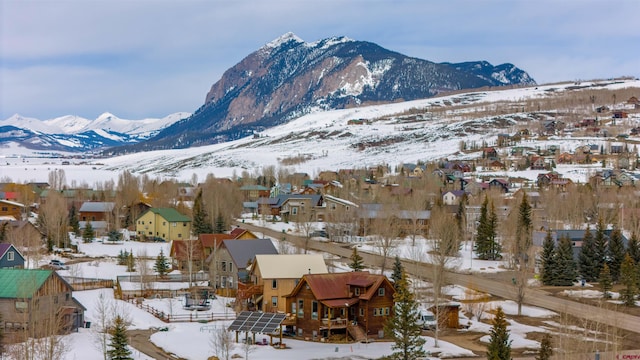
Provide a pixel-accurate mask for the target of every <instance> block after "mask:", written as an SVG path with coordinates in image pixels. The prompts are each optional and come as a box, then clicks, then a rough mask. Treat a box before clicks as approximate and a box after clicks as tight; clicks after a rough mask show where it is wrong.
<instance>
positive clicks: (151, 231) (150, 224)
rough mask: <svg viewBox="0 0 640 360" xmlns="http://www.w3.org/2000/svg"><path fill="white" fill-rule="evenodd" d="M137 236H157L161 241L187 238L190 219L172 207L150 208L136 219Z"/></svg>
mask: <svg viewBox="0 0 640 360" xmlns="http://www.w3.org/2000/svg"><path fill="white" fill-rule="evenodd" d="M136 233H137V234H138V237H140V238H142V237H146V238H158V239H162V240H163V241H171V240H174V239H188V238H189V237H190V236H191V219H190V218H189V217H188V216H186V215H182V214H181V213H179V212H178V210H176V209H173V208H151V209H149V210H147V211H146V212H145V213H143V214H142V215H140V217H138V219H137V220H136Z"/></svg>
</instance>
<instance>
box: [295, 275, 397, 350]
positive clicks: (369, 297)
mask: <svg viewBox="0 0 640 360" xmlns="http://www.w3.org/2000/svg"><path fill="white" fill-rule="evenodd" d="M394 293H395V290H394V287H393V284H392V283H391V282H390V281H389V279H387V277H386V276H384V275H380V274H371V273H369V272H366V271H358V272H345V273H331V274H305V275H304V276H302V279H301V280H300V282H299V283H298V284H297V285H296V287H295V288H294V289H293V291H291V294H289V295H288V296H287V297H286V299H287V300H286V302H287V304H286V308H287V312H290V313H291V314H292V315H294V316H295V320H294V321H295V328H296V330H297V334H296V335H298V336H302V337H309V338H314V339H316V338H318V337H320V338H329V337H331V336H332V335H334V334H339V333H343V334H345V337H346V336H347V335H351V337H352V338H354V339H355V340H357V341H364V340H366V339H367V338H370V337H371V338H373V337H377V338H382V337H384V336H385V334H384V324H385V323H386V321H387V320H388V319H389V318H391V317H392V316H394V302H393V294H394Z"/></svg>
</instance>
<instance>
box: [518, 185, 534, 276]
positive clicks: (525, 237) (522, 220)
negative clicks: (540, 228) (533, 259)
mask: <svg viewBox="0 0 640 360" xmlns="http://www.w3.org/2000/svg"><path fill="white" fill-rule="evenodd" d="M532 232H533V223H532V220H531V205H529V200H528V196H527V194H524V196H523V197H522V201H521V202H520V208H519V210H518V226H517V227H516V251H515V254H514V255H515V256H516V258H517V260H518V266H519V268H521V269H524V268H526V266H527V264H526V263H527V262H528V261H529V248H531V245H532Z"/></svg>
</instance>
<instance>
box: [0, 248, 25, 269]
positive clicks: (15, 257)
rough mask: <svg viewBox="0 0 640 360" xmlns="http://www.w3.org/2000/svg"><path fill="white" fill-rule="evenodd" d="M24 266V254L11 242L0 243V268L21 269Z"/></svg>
mask: <svg viewBox="0 0 640 360" xmlns="http://www.w3.org/2000/svg"><path fill="white" fill-rule="evenodd" d="M23 267H24V256H22V254H21V253H20V251H18V249H16V247H15V246H13V245H12V244H6V243H0V268H3V269H21V268H23Z"/></svg>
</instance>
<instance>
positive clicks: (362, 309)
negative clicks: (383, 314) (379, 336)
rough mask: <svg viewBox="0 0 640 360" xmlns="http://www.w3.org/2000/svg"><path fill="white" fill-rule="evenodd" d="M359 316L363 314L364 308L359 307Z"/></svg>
mask: <svg viewBox="0 0 640 360" xmlns="http://www.w3.org/2000/svg"><path fill="white" fill-rule="evenodd" d="M360 316H364V308H360Z"/></svg>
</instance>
